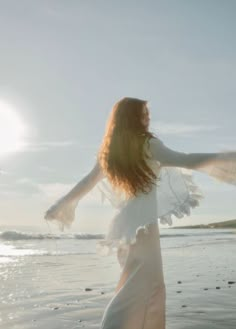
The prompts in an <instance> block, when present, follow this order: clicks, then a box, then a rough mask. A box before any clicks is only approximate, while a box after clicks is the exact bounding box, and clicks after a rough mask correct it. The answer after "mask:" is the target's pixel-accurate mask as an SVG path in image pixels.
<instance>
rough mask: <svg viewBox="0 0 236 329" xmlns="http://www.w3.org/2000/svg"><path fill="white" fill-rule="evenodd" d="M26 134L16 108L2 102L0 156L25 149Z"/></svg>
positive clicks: (0, 110)
mask: <svg viewBox="0 0 236 329" xmlns="http://www.w3.org/2000/svg"><path fill="white" fill-rule="evenodd" d="M26 132H27V127H26V125H25V124H24V123H23V121H22V120H21V118H20V117H19V115H18V114H17V112H16V110H15V109H14V107H13V106H11V105H10V104H8V103H6V102H4V101H1V100H0V156H2V155H5V154H8V153H13V152H18V151H21V150H22V149H24V148H25V143H24V138H25V136H26Z"/></svg>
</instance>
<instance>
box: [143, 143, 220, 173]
mask: <svg viewBox="0 0 236 329" xmlns="http://www.w3.org/2000/svg"><path fill="white" fill-rule="evenodd" d="M149 144H150V147H149V149H150V152H151V154H152V156H153V158H154V159H155V160H157V161H159V162H160V164H161V166H167V167H182V168H188V169H198V168H200V167H201V166H204V165H205V164H206V163H209V162H210V161H211V160H214V159H216V158H217V157H218V156H219V153H184V152H177V151H174V150H171V149H170V148H168V147H167V146H165V145H164V143H163V142H162V141H161V140H160V139H158V138H151V139H150V140H149Z"/></svg>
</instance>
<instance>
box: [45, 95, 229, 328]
mask: <svg viewBox="0 0 236 329" xmlns="http://www.w3.org/2000/svg"><path fill="white" fill-rule="evenodd" d="M149 121H150V117H149V109H148V107H147V101H144V100H140V99H136V98H127V97H126V98H123V99H121V100H120V101H118V102H117V103H116V104H115V105H114V107H113V109H112V112H111V115H110V118H109V120H108V123H107V127H106V132H105V135H104V138H103V142H102V145H101V147H100V149H99V152H98V155H97V161H96V164H95V166H94V168H93V169H92V170H91V172H90V173H89V174H88V175H86V176H85V177H84V178H83V179H82V180H81V181H80V182H79V183H78V184H77V185H76V186H75V187H74V188H73V189H72V190H71V191H70V192H69V193H67V194H66V195H65V196H64V197H63V198H61V199H60V200H59V201H58V202H57V203H55V204H54V205H53V206H52V207H51V208H49V210H48V211H47V212H46V214H45V219H47V220H57V221H58V223H59V225H60V227H61V229H62V230H63V229H64V227H65V226H66V227H70V225H71V223H72V222H73V220H74V215H75V208H76V206H77V204H78V201H79V200H80V199H81V198H82V197H83V196H84V195H85V194H86V193H88V192H89V191H90V190H91V189H92V188H93V187H95V185H97V187H98V189H99V190H100V191H101V193H102V195H103V196H105V197H106V198H107V199H109V200H110V202H111V203H112V205H113V206H115V207H117V208H118V211H117V213H116V215H115V216H114V218H113V219H112V221H111V222H110V225H109V229H108V232H107V234H106V237H105V239H104V240H102V241H99V243H98V245H97V246H98V251H99V252H102V253H104V252H105V253H106V254H107V253H111V252H113V251H115V252H116V253H117V258H118V261H119V263H120V267H121V274H120V279H119V282H118V284H117V287H116V289H115V294H114V296H113V298H112V300H111V301H110V302H109V304H108V305H107V307H106V310H105V312H104V315H103V318H102V322H101V328H102V329H113V328H114V329H118V328H119V329H141V328H142V329H164V328H165V302H166V290H165V282H164V275H163V266H162V257H161V247H160V234H159V226H158V221H157V219H158V218H159V219H160V221H161V223H163V224H164V223H166V224H168V225H172V217H171V216H172V215H175V216H176V217H178V218H181V217H183V216H184V215H185V214H186V215H189V214H190V208H191V207H192V208H193V207H196V206H197V205H199V200H200V199H201V198H202V197H203V196H202V194H201V192H200V190H199V189H198V187H197V186H196V185H195V184H194V183H193V181H192V178H191V170H192V169H194V170H199V171H202V172H204V173H207V174H208V175H210V176H212V177H215V178H217V179H219V180H221V181H224V182H228V183H230V184H235V185H236V152H235V151H232V152H219V153H189V154H187V153H183V152H176V151H173V150H171V149H169V148H168V147H166V146H165V145H164V143H163V142H162V141H161V140H160V139H159V138H157V137H156V136H154V134H153V133H151V132H149ZM182 168H183V169H182Z"/></svg>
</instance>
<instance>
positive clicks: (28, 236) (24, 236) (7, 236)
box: [0, 231, 104, 241]
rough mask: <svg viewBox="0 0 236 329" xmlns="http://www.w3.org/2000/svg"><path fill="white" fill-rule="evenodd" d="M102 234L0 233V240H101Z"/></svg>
mask: <svg viewBox="0 0 236 329" xmlns="http://www.w3.org/2000/svg"><path fill="white" fill-rule="evenodd" d="M103 238H104V234H90V233H75V234H51V233H28V232H19V231H4V232H0V239H1V240H7V241H16V240H49V239H53V240H57V239H66V240H67V239H78V240H92V239H103Z"/></svg>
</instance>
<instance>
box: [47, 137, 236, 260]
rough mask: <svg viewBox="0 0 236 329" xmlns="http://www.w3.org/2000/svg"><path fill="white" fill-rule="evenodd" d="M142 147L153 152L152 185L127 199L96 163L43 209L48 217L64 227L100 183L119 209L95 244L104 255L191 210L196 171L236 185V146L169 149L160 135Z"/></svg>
mask: <svg viewBox="0 0 236 329" xmlns="http://www.w3.org/2000/svg"><path fill="white" fill-rule="evenodd" d="M144 151H145V152H146V153H147V154H148V155H149V156H150V158H148V159H146V162H147V163H148V165H149V166H150V168H152V170H153V171H154V172H155V174H156V176H157V177H158V179H157V181H156V182H155V184H154V185H153V188H152V190H151V191H150V192H149V193H147V194H144V193H139V194H138V195H137V196H135V197H132V198H129V199H126V197H125V194H124V193H122V192H120V193H117V192H116V191H115V190H114V189H113V188H112V186H111V184H110V183H109V181H108V180H107V178H106V177H105V175H104V174H103V173H102V171H101V168H100V167H99V164H98V163H96V164H95V167H94V168H93V170H92V171H91V172H90V173H89V174H88V175H86V176H85V177H84V178H83V179H82V180H81V181H80V182H79V183H78V184H77V185H76V186H75V188H74V189H73V190H72V191H70V192H69V193H68V194H67V195H65V196H64V197H62V198H61V199H60V200H58V201H57V202H56V203H55V204H54V205H53V206H52V207H51V208H50V209H49V210H48V211H47V212H46V214H45V219H48V220H56V221H57V223H58V225H59V227H60V229H61V230H63V229H64V227H70V226H71V224H72V222H73V221H74V219H75V209H76V207H77V205H78V202H79V200H80V199H81V198H82V197H83V196H84V195H85V194H86V193H88V192H89V191H90V190H92V189H93V188H95V187H96V189H97V190H98V191H99V192H100V193H101V199H102V200H103V201H104V200H105V199H107V200H108V201H109V202H110V203H111V205H112V206H113V207H114V208H116V209H117V213H116V215H115V216H114V217H113V218H112V220H111V222H110V225H109V229H108V231H107V233H106V237H105V239H104V240H102V241H99V242H98V244H97V252H98V253H100V254H102V255H107V254H110V253H111V252H113V251H117V249H118V247H119V246H123V247H125V245H129V244H133V243H135V241H136V231H137V229H138V228H139V227H144V228H145V227H146V225H147V224H149V223H155V222H156V221H157V220H158V219H159V220H160V223H161V224H167V225H169V226H171V225H172V224H173V220H172V218H173V217H175V218H182V217H183V216H185V215H190V211H191V208H194V207H196V206H199V202H200V200H201V199H202V198H203V197H204V196H203V193H202V192H201V190H200V188H199V187H198V186H197V185H196V184H195V182H194V180H193V174H192V171H193V170H197V171H199V172H203V173H205V174H208V175H209V176H211V177H213V178H215V179H217V180H219V181H222V182H225V183H229V184H233V185H236V151H229V152H218V153H184V152H177V151H174V150H171V149H170V148H168V147H167V146H165V144H164V143H163V142H162V141H161V140H160V139H159V138H151V139H149V140H146V142H145V144H144Z"/></svg>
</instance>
